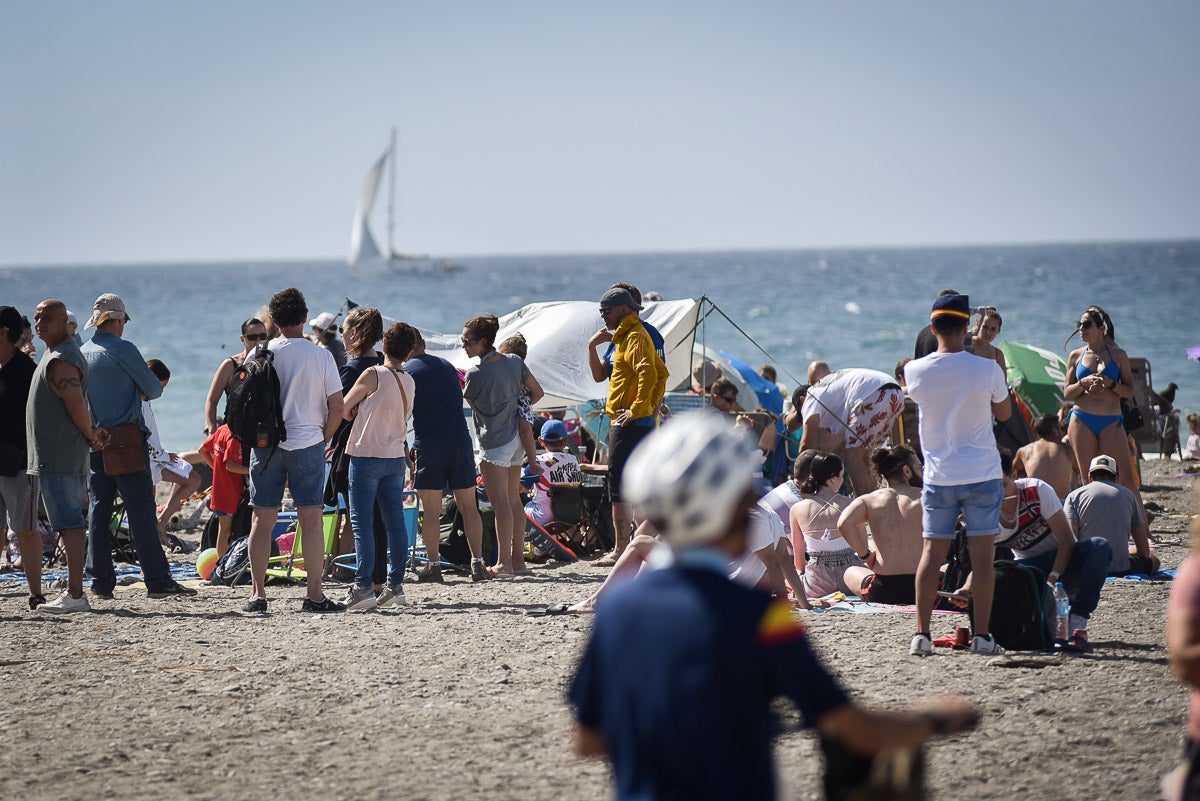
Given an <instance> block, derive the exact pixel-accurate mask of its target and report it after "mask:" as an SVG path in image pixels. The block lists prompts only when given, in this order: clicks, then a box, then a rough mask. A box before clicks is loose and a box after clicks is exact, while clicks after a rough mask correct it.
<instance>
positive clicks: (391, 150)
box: [347, 128, 462, 273]
mask: <svg viewBox="0 0 1200 801" xmlns="http://www.w3.org/2000/svg"><path fill="white" fill-rule="evenodd" d="M385 163H386V164H387V166H388V213H387V216H388V226H387V253H386V254H384V253H382V252H380V250H379V245H377V244H376V242H375V237H374V235H373V234H372V233H371V224H370V223H371V210H372V209H373V208H374V207H375V196H376V195H377V194H378V193H379V181H380V179H381V178H383V166H384V164H385ZM395 210H396V129H395V128H393V129H392V139H391V142H390V143H389V145H388V149H387V150H385V151H384V152H383V155H381V156H380V157H379V158H378V159H376V161H375V163H374V164H373V165H372V166H371V169H370V170H369V171H368V172H367V179H366V181H364V182H363V188H362V192H361V193H360V194H359V197H358V208H357V209H355V211H354V226H353V227H352V228H351V230H350V257H349V259H347V263H348V264H349V265H350V267H351V268H352V269H356V270H359V269H361V270H375V269H380V268H382V269H386V270H391V271H393V272H405V273H452V272H457V271H459V270H461V269H462V267H461V266H460V265H457V264H452V263H451V262H449V261H447V260H445V259H433V258H430V257H429V256H428V255H420V256H418V255H413V254H407V253H399V252H397V250H396V247H395V234H396V211H395Z"/></svg>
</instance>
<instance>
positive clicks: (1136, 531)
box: [1063, 454, 1161, 576]
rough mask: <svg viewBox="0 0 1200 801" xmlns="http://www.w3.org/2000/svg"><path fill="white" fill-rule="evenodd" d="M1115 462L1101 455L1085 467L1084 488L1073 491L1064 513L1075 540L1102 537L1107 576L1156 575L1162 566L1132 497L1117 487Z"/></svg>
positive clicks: (1127, 491)
mask: <svg viewBox="0 0 1200 801" xmlns="http://www.w3.org/2000/svg"><path fill="white" fill-rule="evenodd" d="M1118 469H1119V468H1118V467H1117V461H1116V460H1115V459H1113V458H1112V457H1111V456H1106V455H1103V454H1102V455H1100V456H1097V457H1095V458H1094V459H1092V462H1091V464H1090V465H1088V478H1089V481H1088V483H1087V484H1084V485H1083V486H1082V487H1080V488H1079V489H1076V490H1073V491H1072V492H1071V493H1070V494H1069V495H1068V496H1067V499H1066V501H1064V502H1063V509H1064V511H1065V512H1066V516H1067V521H1068V522H1069V523H1070V524H1071V530H1072V531H1073V532H1075V539H1077V540H1086V539H1091V538H1092V537H1102V538H1104V539H1106V540H1108V544H1109V545H1110V546H1112V557H1111V560H1110V561H1109V564H1108V575H1110V576H1126V575H1129V574H1131V573H1149V574H1154V573H1157V572H1158V569H1159V567H1160V566H1161V563H1160V562H1159V559H1158V555H1157V554H1155V553H1154V549H1153V548H1152V547H1151V545H1150V531H1149V528H1148V526H1147V524H1146V518H1145V517H1143V516H1142V509H1141V506H1140V505H1139V504H1138V502H1137V499H1136V498H1135V497H1133V493H1132V492H1130V491H1129V488H1128V487H1125V486H1123V485H1121V484H1118V483H1117V480H1118V478H1119V474H1118V473H1117V470H1118Z"/></svg>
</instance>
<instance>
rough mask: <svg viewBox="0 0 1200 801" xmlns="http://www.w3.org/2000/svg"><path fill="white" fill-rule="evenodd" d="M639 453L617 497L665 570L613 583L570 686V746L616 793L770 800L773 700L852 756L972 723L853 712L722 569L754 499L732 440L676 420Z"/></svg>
mask: <svg viewBox="0 0 1200 801" xmlns="http://www.w3.org/2000/svg"><path fill="white" fill-rule="evenodd" d="M673 425H677V426H678V428H675V429H674V431H673V430H672V426H673ZM642 453H643V452H642V451H638V452H635V453H634V454H633V456H632V457H631V460H630V466H629V467H630V470H629V473H628V475H629V477H630V481H629V490H628V492H629V497H630V498H631V500H633V501H634V503H635V504H636V508H637V510H638V512H639V513H640V515H642V516H644V517H645V518H646V519H648V520H650V521H651V522H652V523H653V524H654V526H655V527H656V528H657V529H659V530H660V531H662V532H663V535H664V538H665V540H666V542H667V544H668V547H669V549H670V551H671V554H672V557H673V561H674V565H673V566H671V567H668V568H665V569H662V570H654V571H650V572H649V573H648V574H647V575H645V576H644V577H642V578H639V579H638V580H637V581H634V582H630V583H629V584H628V585H627V586H623V587H621V588H619V589H616V590H614V591H613V593H612V597H611V599H610V600H606V601H605V603H604V605H603V606H602V607H601V609H600V611H599V613H598V615H597V618H596V623H595V625H594V626H593V628H592V634H591V638H590V641H589V643H588V645H587V648H586V650H585V652H584V655H583V658H582V660H581V663H580V665H579V668H578V670H577V671H576V674H575V677H574V679H573V681H572V685H571V689H570V701H571V704H572V706H573V708H574V712H575V722H576V730H575V734H574V742H575V749H576V751H577V752H578V753H579V754H581V755H585V756H603V755H607V756H609V757H610V758H611V759H612V761H613V771H614V774H615V783H616V785H617V793H616V794H617V797H619V798H664V797H671V798H689V799H692V798H695V799H708V798H763V799H766V798H773V797H774V796H775V769H774V766H773V764H772V758H771V732H772V731H773V730H774V727H773V726H772V725H771V724H770V721H771V719H772V715H771V713H770V702H771V699H772V698H773V697H774V696H777V695H784V696H787V697H788V698H790V699H791V700H792V701H793V702H795V703H796V704H797V705H798V706H799V707H800V709H801V712H802V714H803V716H804V719H805V721H806V722H807V723H808V724H809V725H812V726H816V727H819V728H820V729H821V731H822V732H823V733H824V734H825V735H826V736H827V737H829V738H832V739H833V740H836V741H837V742H839V743H842V744H844V747H845V748H848V749H852V750H853V751H854V752H855V753H858V754H865V755H871V754H874V753H876V752H884V751H891V750H893V749H894V750H897V751H901V750H907V749H911V750H916V749H918V748H919V747H920V744H921V743H922V742H924V740H925V739H926V738H928V737H929V736H931V735H932V734H934V733H944V732H951V731H958V730H961V729H963V728H967V727H970V726H972V725H974V723H975V721H976V720H977V718H978V713H977V712H976V711H975V710H974V709H972V708H970V707H968V706H967V705H966V704H965V703H963V702H962V701H960V700H958V699H945V698H942V699H939V700H938V702H937V705H936V707H932V708H931V709H930V710H929V711H924V712H911V711H909V712H888V713H886V714H883V713H875V712H872V711H869V710H866V709H863V708H862V707H859V706H856V705H854V704H853V703H851V702H850V701H849V700H848V697H847V696H846V694H845V692H844V691H843V690H842V689H841V688H840V687H839V686H838V684H837V682H835V681H834V680H833V679H832V677H830V676H829V674H828V673H827V672H826V671H825V670H824V669H823V668H822V667H821V665H820V663H819V662H818V661H817V660H816V657H815V656H814V655H813V653H812V651H811V649H810V647H809V646H808V641H807V638H806V637H805V632H804V627H803V625H802V624H801V623H800V621H799V620H797V619H796V617H795V616H794V615H793V614H792V613H791V609H790V608H789V607H788V604H787V602H786V601H784V600H782V599H775V600H772V599H770V598H769V597H768V596H766V595H763V594H761V593H757V592H755V591H754V590H749V589H747V588H745V587H741V586H739V585H738V584H736V583H733V582H731V581H730V580H729V579H728V578H727V576H726V569H725V565H726V564H727V562H728V560H729V559H731V558H735V557H736V556H737V555H738V554H740V553H741V552H742V551H744V550H745V546H746V536H747V534H746V531H747V528H748V527H749V525H750V519H749V518H750V514H751V510H752V509H754V508H757V507H756V505H755V495H754V492H753V491H752V489H751V482H752V478H751V468H750V464H749V456H750V447H749V443H747V442H746V440H745V438H744V437H742V436H740V435H738V434H736V433H734V432H732V431H731V430H730V428H729V427H728V426H726V425H722V424H721V423H720V422H719V421H717V420H715V419H713V418H712V417H711V415H710V416H709V417H708V418H704V417H702V416H701V415H688V416H687V419H684V420H680V421H676V422H675V423H674V424H672V425H667V426H664V427H663V428H661V429H659V430H656V431H655V432H654V434H653V435H652V436H651V437H650V438H648V440H647V442H646V450H645V451H644V453H645V456H644V457H641V458H639V457H640V456H641V454H642ZM738 461H741V462H744V463H745V464H744V466H743V467H742V469H740V470H739V469H738V466H737V465H736V464H731V462H738ZM764 514H769V513H766V512H765V511H764ZM714 699H719V700H720V703H715V702H714ZM681 723H682V724H683V725H681ZM664 732H671V734H670V736H664V734H663V733H664Z"/></svg>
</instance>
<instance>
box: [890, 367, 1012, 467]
mask: <svg viewBox="0 0 1200 801" xmlns="http://www.w3.org/2000/svg"><path fill="white" fill-rule="evenodd" d="M904 379H905V382H906V383H907V385H908V394H909V396H910V397H911V398H912V399H913V400H914V401H916V403H917V406H918V417H917V420H918V424H919V428H920V432H921V450H922V451H923V452H924V455H925V475H924V479H925V483H926V484H932V485H934V486H943V487H949V486H955V485H958V484H976V483H978V482H980V481H990V480H992V479H997V478H1002V477H1003V474H1002V473H1001V472H1000V453H999V451H997V450H996V436H995V435H994V434H993V433H992V404H993V403H1000V402H1001V401H1003V400H1006V399H1007V398H1008V385H1007V384H1005V383H1004V371H1003V370H1001V369H1000V365H999V364H997V363H996V362H995V361H993V360H992V359H983V358H980V357H979V356H976V355H974V354H972V353H968V352H967V351H965V350H964V351H959V352H957V353H931V354H929V355H928V356H923V357H922V358H920V359H914V360H913V361H911V362H909V363H908V364H907V365H905V367H904Z"/></svg>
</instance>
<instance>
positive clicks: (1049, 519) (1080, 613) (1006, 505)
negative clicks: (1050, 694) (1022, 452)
mask: <svg viewBox="0 0 1200 801" xmlns="http://www.w3.org/2000/svg"><path fill="white" fill-rule="evenodd" d="M1000 469H1001V470H1003V471H1004V500H1003V502H1001V504H1000V534H999V536H997V537H996V545H997V546H999V547H1003V548H1009V549H1011V550H1012V554H1013V559H1014V560H1015V561H1016V562H1017V563H1018V564H1027V565H1031V566H1032V567H1036V568H1037V569H1038V570H1040V571H1041V572H1042V575H1044V576H1045V577H1046V582H1047V583H1048V584H1051V585H1053V584H1054V583H1055V582H1056V581H1061V582H1062V583H1063V587H1064V588H1065V589H1066V591H1067V595H1068V596H1069V597H1070V599H1071V616H1070V618H1069V623H1068V626H1067V630H1068V632H1069V635H1070V636H1069V638H1068V639H1067V641H1066V642H1065V643H1059V645H1060V647H1062V648H1064V649H1065V650H1068V651H1086V650H1088V641H1087V626H1088V619H1089V618H1090V617H1091V615H1092V612H1094V611H1095V609H1096V606H1097V605H1098V604H1099V603H1100V590H1101V588H1103V586H1104V578H1105V575H1106V574H1107V573H1108V565H1109V561H1110V559H1111V556H1112V546H1111V545H1109V542H1108V540H1106V539H1104V538H1103V537H1097V536H1091V537H1088V536H1081V537H1080V538H1079V540H1078V541H1076V539H1075V535H1074V534H1073V533H1072V532H1071V526H1070V524H1069V523H1068V521H1067V516H1066V514H1065V513H1064V512H1063V510H1062V505H1061V504H1060V503H1059V500H1058V495H1057V493H1056V491H1055V490H1054V488H1053V486H1051V485H1050V484H1049V482H1046V481H1042V480H1041V479H1038V478H1018V477H1017V476H1016V470H1015V461H1014V459H1013V456H1012V455H1011V454H1010V453H1009V452H1008V451H1006V450H1004V449H1001V451H1000Z"/></svg>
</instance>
